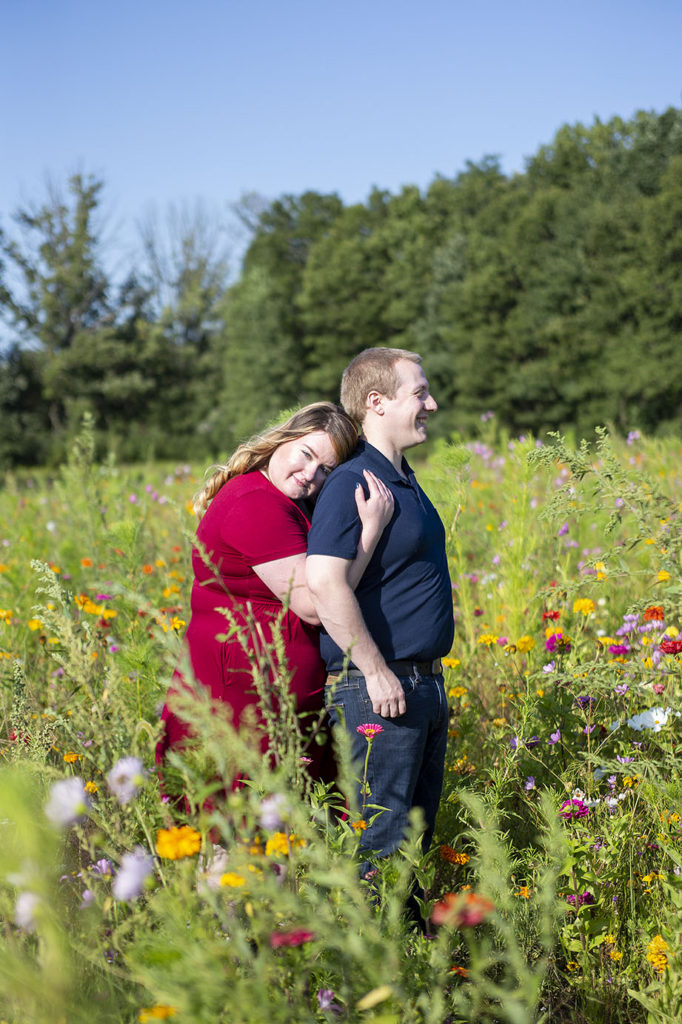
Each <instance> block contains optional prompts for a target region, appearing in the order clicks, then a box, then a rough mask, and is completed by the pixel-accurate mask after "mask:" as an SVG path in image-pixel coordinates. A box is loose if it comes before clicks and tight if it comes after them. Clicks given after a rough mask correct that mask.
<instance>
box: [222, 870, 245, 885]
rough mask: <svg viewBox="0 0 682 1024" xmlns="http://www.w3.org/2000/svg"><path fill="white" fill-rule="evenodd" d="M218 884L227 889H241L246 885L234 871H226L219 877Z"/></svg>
mask: <svg viewBox="0 0 682 1024" xmlns="http://www.w3.org/2000/svg"><path fill="white" fill-rule="evenodd" d="M220 884H221V885H224V886H227V887H228V888H229V889H241V887H242V886H243V885H246V879H245V878H242V876H241V875H238V874H237V873H236V872H235V871H226V872H225V874H224V875H221V876H220Z"/></svg>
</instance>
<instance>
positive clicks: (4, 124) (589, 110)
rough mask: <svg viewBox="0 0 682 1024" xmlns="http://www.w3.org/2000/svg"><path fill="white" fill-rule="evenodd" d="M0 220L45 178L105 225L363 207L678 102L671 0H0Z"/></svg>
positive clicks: (681, 80)
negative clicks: (288, 198)
mask: <svg viewBox="0 0 682 1024" xmlns="http://www.w3.org/2000/svg"><path fill="white" fill-rule="evenodd" d="M0 14H1V16H2V18H1V22H0V24H1V25H2V30H1V36H0V86H1V95H2V96H3V112H2V116H1V117H0V226H3V227H4V228H5V229H7V228H8V227H10V226H11V222H10V217H9V215H10V213H11V211H12V210H13V209H14V208H15V207H16V206H17V205H18V204H20V203H21V202H23V201H34V200H38V199H41V198H42V197H43V196H44V194H45V180H46V176H47V175H50V176H51V177H52V178H53V179H54V180H56V181H64V180H65V179H66V177H67V176H68V175H69V174H70V173H73V172H74V171H75V170H80V171H85V172H91V173H94V174H95V175H97V176H100V177H102V178H103V179H104V181H105V184H106V189H105V193H104V206H105V210H106V212H107V214H108V219H109V224H110V230H112V231H113V232H114V234H116V233H118V236H119V238H124V239H125V238H127V239H131V238H132V237H133V234H134V225H135V221H136V220H137V219H139V218H141V217H144V216H145V215H146V214H147V213H148V212H149V210H150V208H151V207H152V206H153V204H155V205H156V208H157V210H159V211H163V210H164V209H165V208H166V207H167V205H168V204H169V203H171V202H174V203H176V204H180V203H183V202H189V203H192V202H194V201H195V200H196V199H198V198H200V199H202V200H203V201H205V203H206V204H207V205H208V207H209V209H210V210H212V211H215V213H216V216H222V214H223V213H225V212H226V211H227V210H228V208H229V204H231V203H234V202H236V201H237V200H239V198H240V197H241V196H242V194H243V193H245V192H258V193H261V194H263V195H265V196H266V197H268V198H274V197H275V196H278V195H281V194H283V193H294V194H299V193H301V192H303V191H305V190H306V189H314V190H317V191H320V192H338V193H339V194H340V196H341V197H342V198H343V199H344V201H346V202H357V201H362V200H364V199H365V198H366V197H367V195H368V194H369V192H370V190H371V188H372V187H373V186H378V187H380V188H385V189H388V190H389V191H391V192H396V191H398V190H399V189H400V187H401V186H402V185H404V184H417V185H419V186H420V187H426V186H427V185H428V184H429V182H430V181H431V180H432V179H433V178H434V176H435V175H436V174H437V173H440V174H442V175H445V176H452V175H454V174H456V173H457V172H458V171H460V170H462V169H463V168H464V166H465V163H466V161H467V160H474V161H476V160H479V159H481V157H483V156H484V155H485V154H490V153H493V154H498V155H499V157H500V159H501V163H502V167H503V169H504V170H505V171H507V172H513V171H516V170H523V167H524V158H525V157H527V156H530V155H532V154H533V153H534V152H535V151H536V150H537V148H538V147H539V146H540V145H541V144H543V143H547V142H550V141H551V139H552V137H553V135H554V133H555V131H556V130H557V128H559V127H560V126H561V125H562V124H564V123H566V122H569V123H575V122H577V121H582V122H584V123H588V124H589V123H592V121H593V120H594V118H595V117H600V118H601V119H603V120H607V119H608V118H610V117H612V116H613V115H616V114H618V115H621V116H623V117H629V116H631V115H632V114H633V113H634V112H635V111H636V110H638V109H644V110H655V111H657V112H660V111H662V110H664V109H665V108H666V107H668V106H682V60H681V59H680V46H681V40H682V3H680V0H650V2H649V3H647V4H644V3H642V2H641V0H637V2H632V0H619V2H615V0H605V2H600V0H591V2H589V3H588V2H584V0H576V2H573V3H571V4H565V3H556V2H552V0H543V2H540V0H525V2H524V0H517V2H515V3H512V2H506V3H505V2H501V0H488V2H478V3H477V2H476V0H469V2H460V0H364V2H362V3H360V2H358V0H347V2H345V3H328V2H325V0H315V2H313V0H278V2H275V0H248V2H247V0H223V2H220V0H194V2H191V3H190V2H179V0H165V2H163V3H161V2H160V0H137V2H134V0H117V3H115V4H109V3H101V2H97V0H94V2H93V0H88V2H86V0H0Z"/></svg>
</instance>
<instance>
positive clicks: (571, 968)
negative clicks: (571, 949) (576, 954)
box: [566, 960, 580, 971]
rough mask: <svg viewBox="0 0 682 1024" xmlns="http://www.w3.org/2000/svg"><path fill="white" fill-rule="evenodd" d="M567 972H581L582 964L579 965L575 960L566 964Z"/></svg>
mask: <svg viewBox="0 0 682 1024" xmlns="http://www.w3.org/2000/svg"><path fill="white" fill-rule="evenodd" d="M566 970H567V971H579V970H580V964H577V963H576V962H575V960H569V961H568V963H567V964H566Z"/></svg>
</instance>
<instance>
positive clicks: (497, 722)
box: [493, 718, 507, 729]
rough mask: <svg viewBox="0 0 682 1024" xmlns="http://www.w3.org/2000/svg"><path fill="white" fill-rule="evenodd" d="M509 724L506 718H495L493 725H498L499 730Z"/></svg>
mask: <svg viewBox="0 0 682 1024" xmlns="http://www.w3.org/2000/svg"><path fill="white" fill-rule="evenodd" d="M506 724H507V719H506V718H493V725H496V726H497V727H498V729H503V728H504V727H505V725H506Z"/></svg>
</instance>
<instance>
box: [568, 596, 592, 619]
mask: <svg viewBox="0 0 682 1024" xmlns="http://www.w3.org/2000/svg"><path fill="white" fill-rule="evenodd" d="M594 609H595V604H594V601H591V600H590V598H589V597H579V598H578V599H577V601H574V602H573V611H574V613H575V612H582V613H583V615H591V614H592V612H593V611H594Z"/></svg>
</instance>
